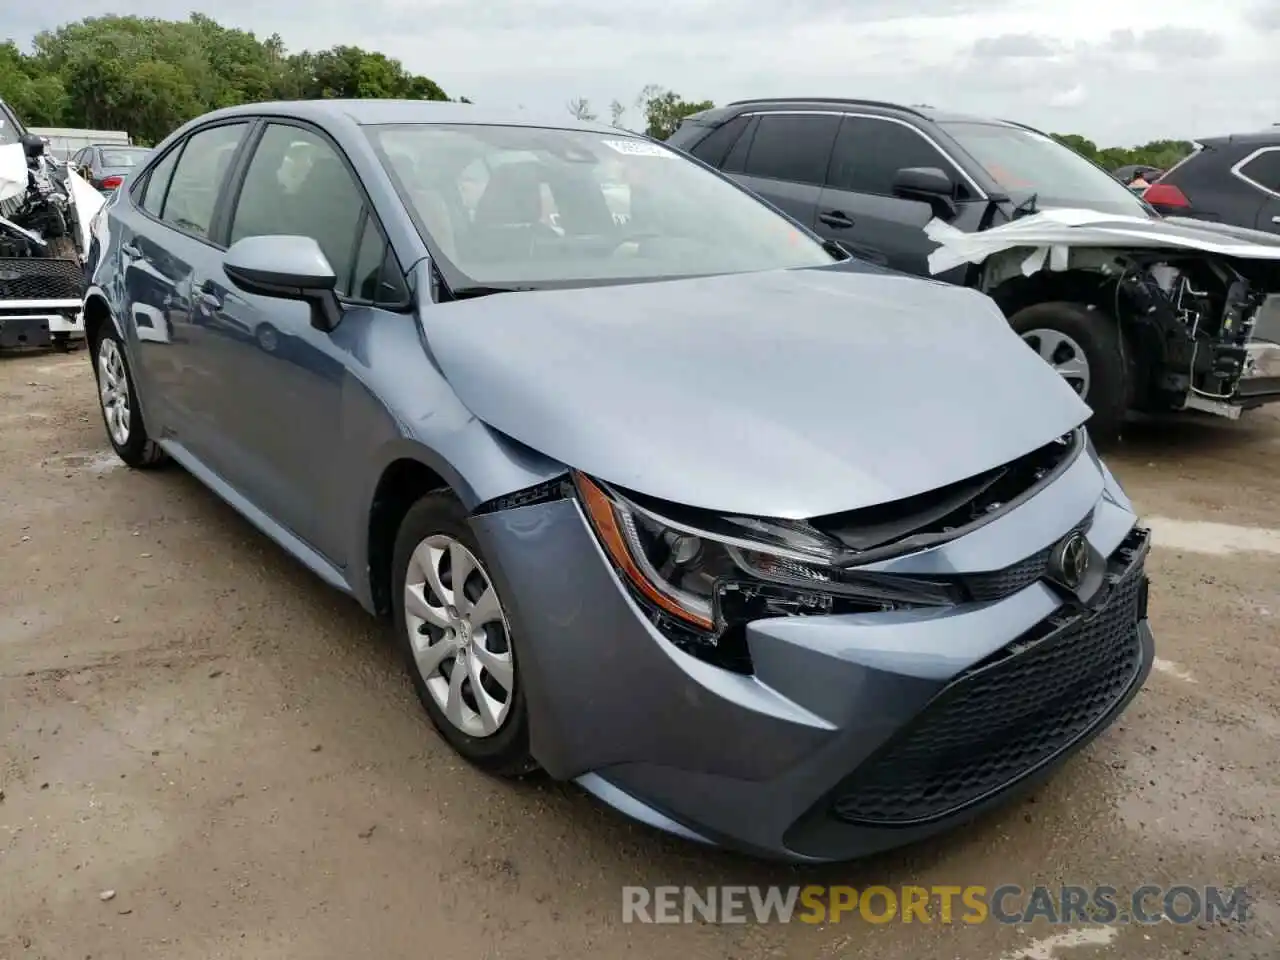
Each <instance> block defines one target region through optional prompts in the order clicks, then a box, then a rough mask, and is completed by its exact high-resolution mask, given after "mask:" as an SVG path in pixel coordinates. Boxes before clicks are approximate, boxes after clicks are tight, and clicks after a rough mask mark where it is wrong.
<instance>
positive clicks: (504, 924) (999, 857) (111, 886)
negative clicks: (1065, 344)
mask: <svg viewBox="0 0 1280 960" xmlns="http://www.w3.org/2000/svg"><path fill="white" fill-rule="evenodd" d="M0 450H2V451H3V454H2V455H0V598H3V602H2V603H0V609H2V611H3V613H2V616H0V733H2V734H3V736H2V738H0V788H2V789H3V794H2V796H3V799H0V960H34V958H49V960H79V958H82V957H83V958H86V960H87V958H93V960H117V958H130V960H133V958H147V957H163V958H166V960H194V958H214V957H234V958H253V960H271V958H307V960H310V958H344V960H345V958H350V957H356V956H362V957H373V958H378V960H394V958H399V957H406V958H407V957H415V958H419V957H421V958H430V960H453V958H459V960H480V958H494V960H497V958H508V957H510V958H517V957H518V958H527V960H537V958H553V957H554V958H558V960H571V958H579V957H592V958H598V960H609V958H615V957H654V958H662V960H666V958H671V957H680V958H681V960H700V958H716V960H725V958H737V960H751V958H766V957H769V958H803V960H828V958H843V957H868V958H870V957H874V958H877V960H893V958H902V960H923V958H926V957H953V956H954V957H956V958H965V960H969V958H981V960H1021V958H1023V957H1026V958H1030V960H1056V958H1065V960H1094V958H1101V957H1108V958H1111V957H1120V958H1157V960H1164V958H1170V960H1172V958H1181V957H1184V956H1190V957H1197V958H1215V960H1225V958H1232V957H1234V958H1240V960H1245V958H1249V960H1253V958H1258V960H1261V958H1264V957H1267V958H1274V957H1280V947H1277V946H1276V945H1275V944H1276V942H1277V941H1276V939H1275V938H1276V936H1277V933H1278V931H1280V908H1278V907H1277V905H1276V902H1277V895H1278V894H1280V839H1278V837H1280V832H1278V831H1277V826H1278V824H1277V816H1278V814H1280V750H1278V749H1277V746H1278V745H1280V683H1278V682H1277V677H1278V676H1280V650H1278V644H1277V641H1278V640H1280V630H1278V629H1277V625H1278V624H1280V533H1276V532H1274V529H1273V528H1280V419H1277V417H1276V416H1275V415H1273V414H1270V413H1262V414H1260V415H1254V416H1252V417H1246V418H1245V420H1243V421H1241V422H1240V423H1236V424H1232V423H1226V422H1183V423H1180V424H1176V425H1168V424H1165V425H1155V426H1148V427H1145V428H1142V429H1137V430H1135V431H1133V433H1132V435H1131V436H1130V437H1129V438H1128V440H1127V441H1126V443H1125V445H1124V446H1123V447H1122V448H1121V449H1120V450H1118V451H1117V452H1115V453H1113V454H1112V455H1111V458H1110V462H1111V464H1112V466H1113V468H1114V469H1115V470H1116V472H1117V474H1118V476H1119V477H1120V479H1121V480H1122V482H1124V483H1125V485H1126V487H1127V489H1128V492H1129V493H1130V495H1131V496H1132V497H1133V499H1134V500H1135V502H1136V503H1137V504H1138V506H1139V507H1140V509H1141V510H1142V511H1143V512H1144V513H1145V514H1147V515H1148V516H1149V517H1150V518H1151V520H1152V524H1153V527H1154V529H1155V538H1156V543H1157V546H1156V548H1155V550H1154V554H1153V558H1152V561H1151V568H1152V575H1153V578H1154V583H1153V588H1152V600H1151V610H1152V612H1151V616H1152V621H1153V626H1154V629H1155V631H1156V636H1157V642H1158V649H1159V656H1160V658H1161V659H1160V662H1159V663H1158V664H1157V669H1156V670H1155V671H1153V673H1152V676H1151V679H1150V680H1149V682H1148V684H1147V686H1146V689H1145V690H1144V691H1143V692H1142V693H1141V694H1140V695H1139V697H1138V699H1137V700H1136V701H1135V703H1134V705H1133V706H1132V707H1131V709H1130V710H1129V712H1128V713H1127V714H1126V715H1125V717H1124V718H1123V719H1122V721H1121V722H1120V724H1119V725H1118V726H1116V727H1114V728H1113V729H1111V730H1110V731H1108V732H1107V733H1106V734H1104V735H1103V736H1102V737H1101V738H1100V739H1099V740H1098V741H1097V742H1096V743H1094V744H1093V745H1092V746H1091V747H1090V748H1088V749H1087V750H1086V751H1085V752H1083V753H1082V754H1081V755H1080V756H1079V757H1077V758H1076V759H1075V760H1073V761H1072V762H1071V763H1070V764H1069V765H1068V766H1067V767H1065V768H1064V769H1063V770H1062V771H1061V772H1060V773H1059V774H1058V775H1057V776H1056V777H1055V778H1054V779H1053V780H1052V781H1050V782H1049V783H1048V785H1047V786H1045V787H1044V788H1043V789H1041V790H1040V791H1039V792H1038V793H1036V794H1035V795H1034V796H1033V797H1031V798H1028V799H1026V800H1023V801H1019V802H1018V803H1016V804H1015V805H1013V806H1011V807H1008V808H1006V809H1004V810H1002V811H1000V812H998V813H996V814H994V815H991V816H988V817H986V818H984V819H983V820H981V821H979V822H978V823H976V824H975V825H973V826H972V827H971V828H968V829H965V830H963V831H961V832H959V833H956V834H953V835H951V836H949V837H946V838H945V839H942V840H939V841H934V842H930V843H927V844H924V845H922V846H919V847H916V848H914V849H911V850H908V851H906V852H899V853H895V854H892V855H889V856H884V857H879V858H876V859H874V860H871V861H867V862H863V863H857V864H853V865H847V866H840V867H826V868H822V869H797V868H788V867H780V866H777V865H769V864H759V863H755V862H752V861H749V860H746V859H743V858H740V857H737V856H732V855H729V854H724V853H719V852H715V851H707V850H704V849H702V848H698V847H694V846H691V845H687V844H684V843H682V842H679V841H675V840H671V839H669V838H666V837H663V836H660V835H657V834H655V833H652V832H650V831H649V830H647V829H645V828H642V827H639V826H635V825H632V824H630V823H628V822H625V821H623V820H622V819H620V818H619V817H617V816H616V815H614V814H613V813H611V812H610V811H608V810H606V809H604V808H602V807H601V806H600V805H599V804H598V803H596V802H594V801H593V800H591V799H589V798H588V797H586V796H585V795H583V794H581V793H580V792H579V791H578V790H577V789H576V788H574V787H571V786H567V785H559V784H546V783H543V784H520V785H511V784H507V783H501V782H496V781H493V780H491V779H488V778H486V777H485V776H483V775H482V774H480V773H478V772H476V771H474V770H472V769H470V768H469V767H467V766H466V765H464V764H463V763H462V762H460V761H459V760H457V759H456V758H455V757H454V756H453V755H452V754H451V753H450V752H449V751H448V750H447V749H446V748H445V747H444V745H443V744H442V742H441V741H440V739H439V738H438V737H437V736H436V735H435V734H434V732H433V731H432V730H431V729H430V727H429V725H428V723H427V721H426V719H425V717H424V716H423V714H422V712H421V711H420V709H419V707H418V705H417V703H416V701H415V700H414V699H413V696H412V692H411V690H410V687H409V684H408V682H407V680H406V679H405V677H404V676H403V675H402V673H401V670H400V667H399V665H398V663H397V661H396V658H395V656H394V654H393V652H392V649H391V646H390V644H389V642H388V641H387V640H385V639H384V637H383V634H382V633H381V627H380V626H379V625H378V624H376V623H374V622H373V621H371V620H370V619H368V618H367V617H366V616H365V614H364V613H363V612H362V611H361V610H360V609H359V608H358V607H357V606H356V605H355V604H354V603H353V602H351V601H349V600H347V599H345V598H343V597H341V596H339V595H337V594H336V593H334V592H332V591H331V590H329V589H328V588H326V587H325V586H323V585H322V584H321V583H320V582H319V581H318V580H316V579H314V578H313V577H312V576H311V575H310V574H308V573H307V572H306V571H304V570H303V569H302V568H301V567H300V566H299V565H297V564H296V563H294V562H293V561H292V560H290V558H289V557H287V556H286V555H285V554H284V553H283V552H282V551H280V550H279V549H277V548H276V547H275V546H274V545H273V544H271V543H270V542H269V541H268V540H266V539H265V538H264V537H262V536H260V535H259V534H258V533H257V532H256V531H254V530H253V529H252V528H251V527H250V526H249V524H248V523H246V522H244V521H242V520H241V519H240V518H239V517H238V516H237V515H236V514H234V513H233V512H232V511H231V510H230V509H229V508H228V507H226V506H224V505H223V504H222V503H221V502H220V501H219V500H217V499H216V498H215V497H214V496H213V495H212V494H210V493H208V492H207V491H206V490H205V489H203V488H202V487H200V486H199V485H198V484H197V483H195V481H193V480H192V479H191V478H190V477H189V476H187V475H186V474H185V473H183V472H182V471H181V470H179V469H176V468H169V469H165V470H162V471H159V472H151V473H137V472H131V471H129V470H127V469H125V468H122V467H118V465H117V463H116V462H115V460H114V459H113V457H112V456H111V454H110V451H109V448H108V446H107V443H106V438H105V434H104V431H103V427H102V423H101V420H100V418H99V415H98V411H97V407H96V404H95V397H94V391H93V386H92V377H91V372H90V369H89V364H88V360H87V358H86V355H85V353H84V352H83V351H80V352H77V353H73V354H71V355H70V356H59V355H56V354H37V355H27V356H9V357H3V358H0ZM1206 522H1207V523H1208V524H1210V525H1205V523H1206ZM1215 525H1216V526H1215ZM1268 530H1271V531H1272V532H1267V531H1268ZM726 883H745V884H770V883H780V884H795V883H841V884H844V883H847V884H853V885H855V886H859V887H865V886H866V885H868V884H874V883H879V884H887V885H890V886H895V885H899V884H905V883H919V884H922V885H926V886H927V885H931V884H944V883H945V884H985V885H987V886H988V887H994V886H996V885H999V884H1001V883H1018V884H1022V885H1023V886H1024V887H1030V886H1032V885H1034V884H1036V883H1046V884H1058V883H1079V884H1084V885H1092V884H1110V885H1114V886H1116V887H1119V888H1121V889H1132V888H1134V887H1137V886H1139V885H1141V884H1143V883H1155V884H1163V885H1171V884H1180V883H1186V884H1191V885H1195V886H1201V887H1203V886H1204V885H1206V884H1222V885H1242V884H1243V885H1246V886H1247V887H1248V888H1249V890H1250V892H1251V894H1252V895H1253V896H1254V897H1256V898H1257V899H1256V902H1255V903H1254V904H1253V907H1252V916H1251V918H1250V920H1249V921H1248V922H1247V923H1245V924H1243V925H1241V924H1221V923H1220V924H1208V923H1191V924H1189V925H1185V926H1179V925H1174V924H1171V923H1161V924H1159V925H1156V926H1145V927H1144V926H1138V925H1120V926H1113V927H1104V928H1101V929H1098V928H1095V929H1093V930H1086V931H1085V932H1084V933H1080V932H1079V931H1075V932H1072V931H1069V930H1064V928H1061V927H1057V928H1055V927H1050V926H1047V925H1042V924H1041V922H1039V921H1038V922H1037V923H1036V924H1034V925H1032V926H1029V927H1015V926H1006V925H1001V924H997V923H985V924H981V925H976V926H964V925H952V926H942V925H939V924H936V923H935V924H933V925H921V924H919V923H912V924H903V923H888V924H884V925H872V924H868V923H866V922H863V921H862V920H859V919H857V918H854V919H850V920H847V921H846V922H843V923H840V924H835V925H829V926H811V925H805V924H800V923H793V924H789V925H780V924H772V925H761V924H755V923H748V924H744V925H715V924H707V923H693V924H680V925H641V924H624V923H622V920H621V916H622V909H621V905H622V894H621V888H622V887H623V886H624V885H627V884H639V885H650V886H657V885H668V884H674V885H690V886H694V887H700V888H704V887H707V886H711V885H714V884H726ZM107 891H113V892H114V896H111V897H109V898H106V899H104V896H105V895H106V892H107Z"/></svg>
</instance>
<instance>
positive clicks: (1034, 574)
mask: <svg viewBox="0 0 1280 960" xmlns="http://www.w3.org/2000/svg"><path fill="white" fill-rule="evenodd" d="M94 234H95V236H94V244H93V251H94V252H93V256H92V259H91V262H90V264H89V271H90V275H91V281H92V283H91V288H90V291H89V294H88V296H87V299H86V301H85V317H86V334H87V336H88V338H89V341H90V343H91V345H92V351H91V354H92V358H93V364H94V370H95V373H96V377H97V383H98V387H99V394H100V396H101V404H102V414H103V419H104V421H105V424H106V428H107V434H108V436H109V437H110V440H111V444H112V446H113V447H114V448H115V450H116V452H117V453H118V454H119V455H120V457H121V458H122V459H123V460H124V461H125V462H126V463H128V464H129V465H131V466H134V467H147V466H151V465H154V464H158V463H159V462H161V461H163V460H165V459H168V458H171V459H172V460H175V461H177V462H178V463H179V464H181V465H182V466H183V467H184V468H185V469H187V470H188V471H190V472H191V473H192V474H194V475H195V476H196V477H197V478H198V479H200V480H201V481H202V482H203V483H205V484H207V485H208V486H209V487H210V488H211V489H212V490H214V491H215V492H216V493H217V494H218V495H219V496H221V497H223V498H224V499H225V500H226V501H227V502H228V503H230V504H231V505H232V506H233V507H235V508H236V509H237V510H239V511H240V512H241V513H242V514H244V516H245V517H247V518H248V519H249V520H250V521H251V522H253V523H254V524H255V525H257V526H258V527H259V528H260V529H261V530H262V531H263V532H264V533H266V534H267V535H268V536H269V537H271V538H272V539H274V540H275V541H276V542H277V543H279V544H280V545H281V546H283V547H284V548H285V549H286V550H288V551H289V552H290V553H291V554H293V555H294V556H295V557H296V558H297V559H298V560H299V561H301V562H302V563H303V564H305V565H306V566H308V567H310V568H311V569H312V570H313V571H314V572H315V573H316V574H318V575H319V576H320V577H322V578H323V579H324V580H326V581H327V582H329V583H330V584H332V585H333V586H335V587H337V588H338V589H340V590H343V591H345V592H347V593H349V594H351V595H352V596H354V597H355V598H356V599H357V600H358V601H359V602H360V603H361V604H362V605H363V606H364V607H365V608H367V609H368V610H369V611H370V612H371V613H374V614H377V615H380V616H384V617H386V618H387V619H388V620H389V621H390V622H391V624H392V625H393V629H394V631H395V636H396V638H397V640H398V642H399V644H400V645H401V646H402V647H403V650H404V655H405V660H406V663H407V665H408V668H409V672H410V675H411V676H412V678H413V683H414V685H415V686H416V688H417V692H418V695H419V697H420V698H421V700H422V703H423V705H424V707H425V708H426V711H427V713H428V714H429V715H430V717H431V720H432V721H433V722H434V724H435V726H436V728H437V729H438V730H439V731H440V733H441V735H442V736H443V737H444V738H445V739H446V740H447V741H448V742H449V744H450V745H451V746H452V747H453V748H454V749H455V750H457V751H458V752H459V753H460V754H462V755H463V756H464V757H466V758H467V759H468V760H470V761H472V762H473V763H475V764H477V765H479V766H481V767H483V768H485V769H487V770H491V771H494V772H497V773H501V774H507V775H522V774H527V773H531V772H534V771H537V770H539V769H540V770H542V771H545V772H546V773H547V774H549V775H550V776H552V777H555V778H559V779H572V780H576V781H577V782H578V783H580V784H581V785H582V786H584V787H585V788H586V789H588V790H590V791H591V792H592V793H594V794H595V795H597V796H598V797H600V798H601V799H603V800H604V801H605V802H607V803H609V804H611V805H613V806H614V807H616V808H618V809H619V810H622V811H623V812H625V813H627V814H628V815H630V816H633V817H635V818H638V819H640V820H643V821H645V822H647V823H650V824H653V825H655V826H658V827H660V828H663V829H666V830H669V831H672V832H675V833H678V834H680V835H683V836H686V837H689V838H693V839H698V840H703V841H707V842H711V843H720V844H725V845H729V846H734V847H737V848H739V849H743V850H747V851H750V852H754V853H756V854H760V855H765V856H774V857H782V858H788V859H793V860H830V859H844V858H850V857H855V856H859V855H863V854H867V853H870V852H872V851H875V850H879V849H883V848H886V847H890V846H895V845H898V844H902V843H906V842H908V841H912V840H916V839H919V838H921V837H924V836H926V835H929V834H931V833H934V832H936V831H938V830H941V829H943V828H945V827H948V826H951V825H954V824H956V823H958V822H960V821H962V820H964V819H966V818H969V817H971V816H973V815H974V814H975V813H977V812H978V811H980V810H982V809H984V808H986V807H988V806H990V805H992V804H993V803H996V802H999V801H1000V800H1002V799H1004V798H1006V797H1007V796H1008V795H1009V794H1010V793H1011V792H1013V791H1014V790H1016V789H1018V788H1024V787H1025V786H1026V785H1028V784H1030V783H1031V782H1033V781H1035V780H1036V779H1037V778H1038V777H1039V776H1042V775H1043V774H1044V773H1045V772H1047V771H1048V770H1050V769H1051V768H1053V767H1055V766H1056V765H1057V764H1058V763H1059V762H1060V761H1061V760H1063V759H1064V758H1065V757H1066V756H1067V755H1068V754H1069V753H1070V752H1071V751H1072V750H1073V749H1075V748H1078V747H1079V746H1080V745H1082V744H1084V743H1085V742H1087V741H1088V740H1089V739H1090V738H1091V737H1092V736H1094V735H1095V734H1097V733H1098V732H1099V731H1100V730H1102V729H1103V728H1105V727H1106V726H1107V725H1108V724H1109V723H1110V722H1111V721H1112V720H1113V719H1114V718H1115V717H1116V716H1117V714H1118V713H1119V712H1120V711H1121V710H1122V709H1123V708H1124V707H1125V705H1126V704H1127V703H1128V702H1129V700H1130V699H1131V698H1132V697H1133V696H1134V694H1135V693H1136V692H1137V691H1138V689H1139V688H1140V687H1141V685H1142V683H1143V681H1144V679H1145V677H1146V675H1147V672H1148V670H1149V667H1150V664H1151V660H1152V656H1153V654H1152V641H1151V636H1150V632H1149V631H1148V628H1147V610H1146V606H1147V599H1146V598H1147V579H1146V576H1145V574H1144V569H1143V568H1144V560H1145V557H1146V553H1147V533H1146V531H1145V530H1144V529H1143V528H1142V527H1141V526H1139V525H1138V523H1137V520H1136V518H1135V515H1134V511H1133V508H1132V506H1131V505H1130V503H1129V501H1128V500H1127V499H1126V498H1125V495H1124V494H1123V492H1122V491H1121V490H1120V488H1119V486H1118V485H1117V484H1116V482H1115V480H1114V478H1113V477H1112V476H1111V474H1110V473H1109V472H1108V470H1107V468H1106V467H1105V466H1104V465H1103V464H1102V462H1101V461H1100V460H1099V459H1098V457H1097V455H1096V454H1095V452H1094V450H1093V447H1092V445H1091V444H1090V443H1089V441H1088V438H1087V436H1086V434H1085V431H1084V428H1083V426H1082V424H1083V423H1084V421H1085V420H1086V419H1087V417H1088V414H1089V410H1088V408H1087V407H1086V406H1085V405H1084V404H1083V403H1082V402H1081V401H1080V400H1079V399H1078V398H1077V396H1076V395H1075V393H1074V392H1073V391H1072V390H1071V389H1070V388H1069V387H1068V386H1067V385H1066V384H1064V383H1063V382H1062V380H1061V379H1060V378H1059V377H1058V376H1057V375H1056V374H1055V373H1054V372H1053V371H1052V370H1051V369H1050V368H1049V367H1048V366H1047V365H1046V364H1044V363H1043V362H1042V361H1041V360H1040V359H1039V358H1038V357H1036V355H1035V354H1034V353H1032V352H1031V351H1029V350H1027V349H1026V346H1025V345H1024V344H1023V343H1022V341H1021V340H1019V338H1018V337H1017V336H1016V335H1015V334H1014V333H1013V332H1012V331H1011V330H1010V329H1009V327H1008V325H1007V323H1006V322H1005V321H1004V319H1003V318H1002V317H1001V315H1000V313H999V311H998V310H997V308H996V307H995V305H994V304H993V303H992V302H991V301H990V300H988V299H987V298H986V297H984V296H982V295H980V294H978V293H976V292H974V291H971V290H966V289H963V288H960V287H956V286H951V285H944V284H940V283H934V282H930V281H926V280H919V279H914V278H911V277H907V276H902V275H898V274H895V273H891V272H888V271H886V270H882V269H880V268H877V267H873V266H870V265H866V264H861V263H859V262H858V261H856V260H851V259H849V258H848V256H847V254H845V253H844V252H842V251H841V250H840V249H839V248H837V247H835V246H833V245H830V244H824V243H823V242H822V241H821V240H819V239H818V238H816V237H815V236H814V235H813V234H812V233H810V232H809V231H808V230H807V229H806V227H805V226H804V225H801V224H798V223H796V222H794V221H793V220H791V219H789V218H787V217H785V216H783V215H781V214H780V213H779V212H777V211H776V210H775V209H774V208H772V207H770V206H767V205H766V204H764V203H763V202H761V201H759V200H758V199H756V198H755V197H753V196H752V195H751V194H749V193H747V192H745V191H744V190H742V189H741V188H739V187H737V186H735V185H734V184H733V183H732V182H730V181H729V180H727V179H725V178H724V177H722V176H720V175H719V174H718V173H716V172H714V171H712V170H711V169H709V168H707V167H705V166H703V165H701V164H700V163H698V162H696V161H693V160H691V159H689V158H687V157H684V156H682V155H680V154H678V153H676V152H674V151H672V150H671V149H669V148H667V147H666V146H663V145H661V144H658V143H655V142H652V141H650V140H648V139H645V138H643V137H638V136H635V135H633V134H630V133H627V132H624V131H621V130H617V129H613V128H610V127H606V126H602V125H596V124H590V123H579V122H576V121H572V122H571V121H568V120H553V121H548V122H538V121H536V120H534V119H531V118H530V117H528V116H526V115H525V114H523V113H519V112H516V113H505V114H501V113H498V114H490V113H487V112H485V111H484V110H483V109H481V108H479V107H474V106H468V105H460V104H436V103H419V102H378V101H357V102H341V101H328V102H310V103H279V104H258V105H253V106H246V107H237V108H233V109H230V110H222V111H218V112H216V113H212V114H209V115H207V116H204V117H200V118H199V119H197V120H194V121H192V122H190V123H188V124H187V125H186V126H184V127H182V128H181V129H180V130H178V131H177V132H175V133H174V134H173V135H172V136H170V137H169V138H168V139H167V140H166V141H165V142H164V143H162V144H160V145H159V146H158V147H157V148H156V149H155V151H154V152H153V154H152V155H151V157H150V159H149V160H148V162H147V164H146V166H145V167H144V168H143V169H141V170H140V171H139V172H138V173H137V174H136V175H135V176H134V177H132V178H131V181H130V184H129V185H128V188H127V189H125V190H121V191H118V192H117V194H116V196H115V197H114V198H113V199H112V200H111V201H110V202H109V204H108V205H107V206H106V207H105V208H104V210H103V211H102V212H101V214H100V215H99V216H98V217H97V219H96V222H95V225H94Z"/></svg>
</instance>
